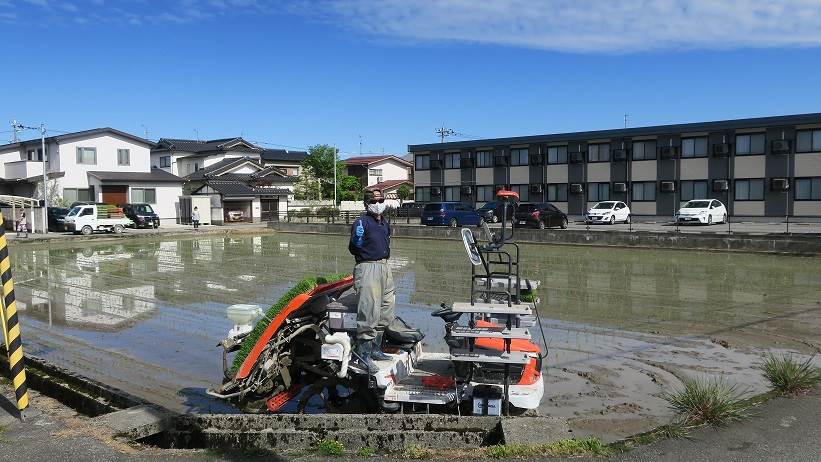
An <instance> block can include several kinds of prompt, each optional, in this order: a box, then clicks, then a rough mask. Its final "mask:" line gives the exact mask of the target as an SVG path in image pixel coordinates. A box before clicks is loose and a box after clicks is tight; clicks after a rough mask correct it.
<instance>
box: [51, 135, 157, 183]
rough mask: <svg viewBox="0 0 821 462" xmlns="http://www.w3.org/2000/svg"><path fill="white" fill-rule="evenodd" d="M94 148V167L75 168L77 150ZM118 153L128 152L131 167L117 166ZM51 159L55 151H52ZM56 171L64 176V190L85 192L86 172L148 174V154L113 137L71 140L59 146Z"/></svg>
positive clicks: (81, 166) (149, 154)
mask: <svg viewBox="0 0 821 462" xmlns="http://www.w3.org/2000/svg"><path fill="white" fill-rule="evenodd" d="M78 147H90V148H97V163H96V164H95V165H85V164H77V148H78ZM117 149H129V150H130V151H131V153H130V157H131V163H130V165H118V164H117ZM51 154H52V156H53V155H54V151H51ZM59 157H60V159H59V167H60V171H62V172H65V176H64V177H63V181H62V187H63V188H80V189H85V188H88V185H89V182H88V181H89V180H88V172H90V171H108V172H146V173H148V172H151V152H150V149H149V148H148V146H145V145H142V144H138V143H135V142H133V141H131V140H127V139H125V138H120V137H118V136H115V135H112V134H105V135H97V136H94V137H91V138H84V139H72V140H69V141H66V142H63V143H60V146H59Z"/></svg>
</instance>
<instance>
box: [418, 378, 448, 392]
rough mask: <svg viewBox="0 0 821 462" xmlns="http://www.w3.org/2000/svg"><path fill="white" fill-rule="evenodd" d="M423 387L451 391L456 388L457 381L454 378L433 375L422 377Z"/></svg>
mask: <svg viewBox="0 0 821 462" xmlns="http://www.w3.org/2000/svg"><path fill="white" fill-rule="evenodd" d="M422 386H424V387H425V388H434V389H437V390H450V389H453V388H454V387H455V386H456V381H455V380H453V377H448V376H444V375H431V376H428V377H422Z"/></svg>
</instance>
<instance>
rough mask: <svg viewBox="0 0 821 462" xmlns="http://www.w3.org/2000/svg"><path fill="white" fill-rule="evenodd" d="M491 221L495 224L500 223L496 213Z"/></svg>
mask: <svg viewBox="0 0 821 462" xmlns="http://www.w3.org/2000/svg"><path fill="white" fill-rule="evenodd" d="M491 221H492V222H494V223H499V217H497V216H496V214H495V213H494V214H493V218H492V219H491Z"/></svg>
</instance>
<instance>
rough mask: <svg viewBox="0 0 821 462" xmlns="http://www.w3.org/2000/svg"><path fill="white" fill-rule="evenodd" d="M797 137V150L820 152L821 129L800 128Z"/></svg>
mask: <svg viewBox="0 0 821 462" xmlns="http://www.w3.org/2000/svg"><path fill="white" fill-rule="evenodd" d="M796 137H797V138H798V140H797V141H798V142H797V143H796V147H795V151H796V152H819V151H821V130H800V131H799V132H797V134H796Z"/></svg>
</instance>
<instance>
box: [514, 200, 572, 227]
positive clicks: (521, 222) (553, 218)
mask: <svg viewBox="0 0 821 462" xmlns="http://www.w3.org/2000/svg"><path fill="white" fill-rule="evenodd" d="M513 226H514V227H521V228H524V227H534V228H539V229H545V228H552V227H554V226H558V227H560V228H562V229H565V228H567V215H566V214H565V213H564V212H562V211H561V210H559V209H558V208H556V206H555V205H553V204H551V203H550V202H538V203H535V204H534V203H531V202H526V203H523V204H519V208H518V209H516V216H515V217H514V221H513Z"/></svg>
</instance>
